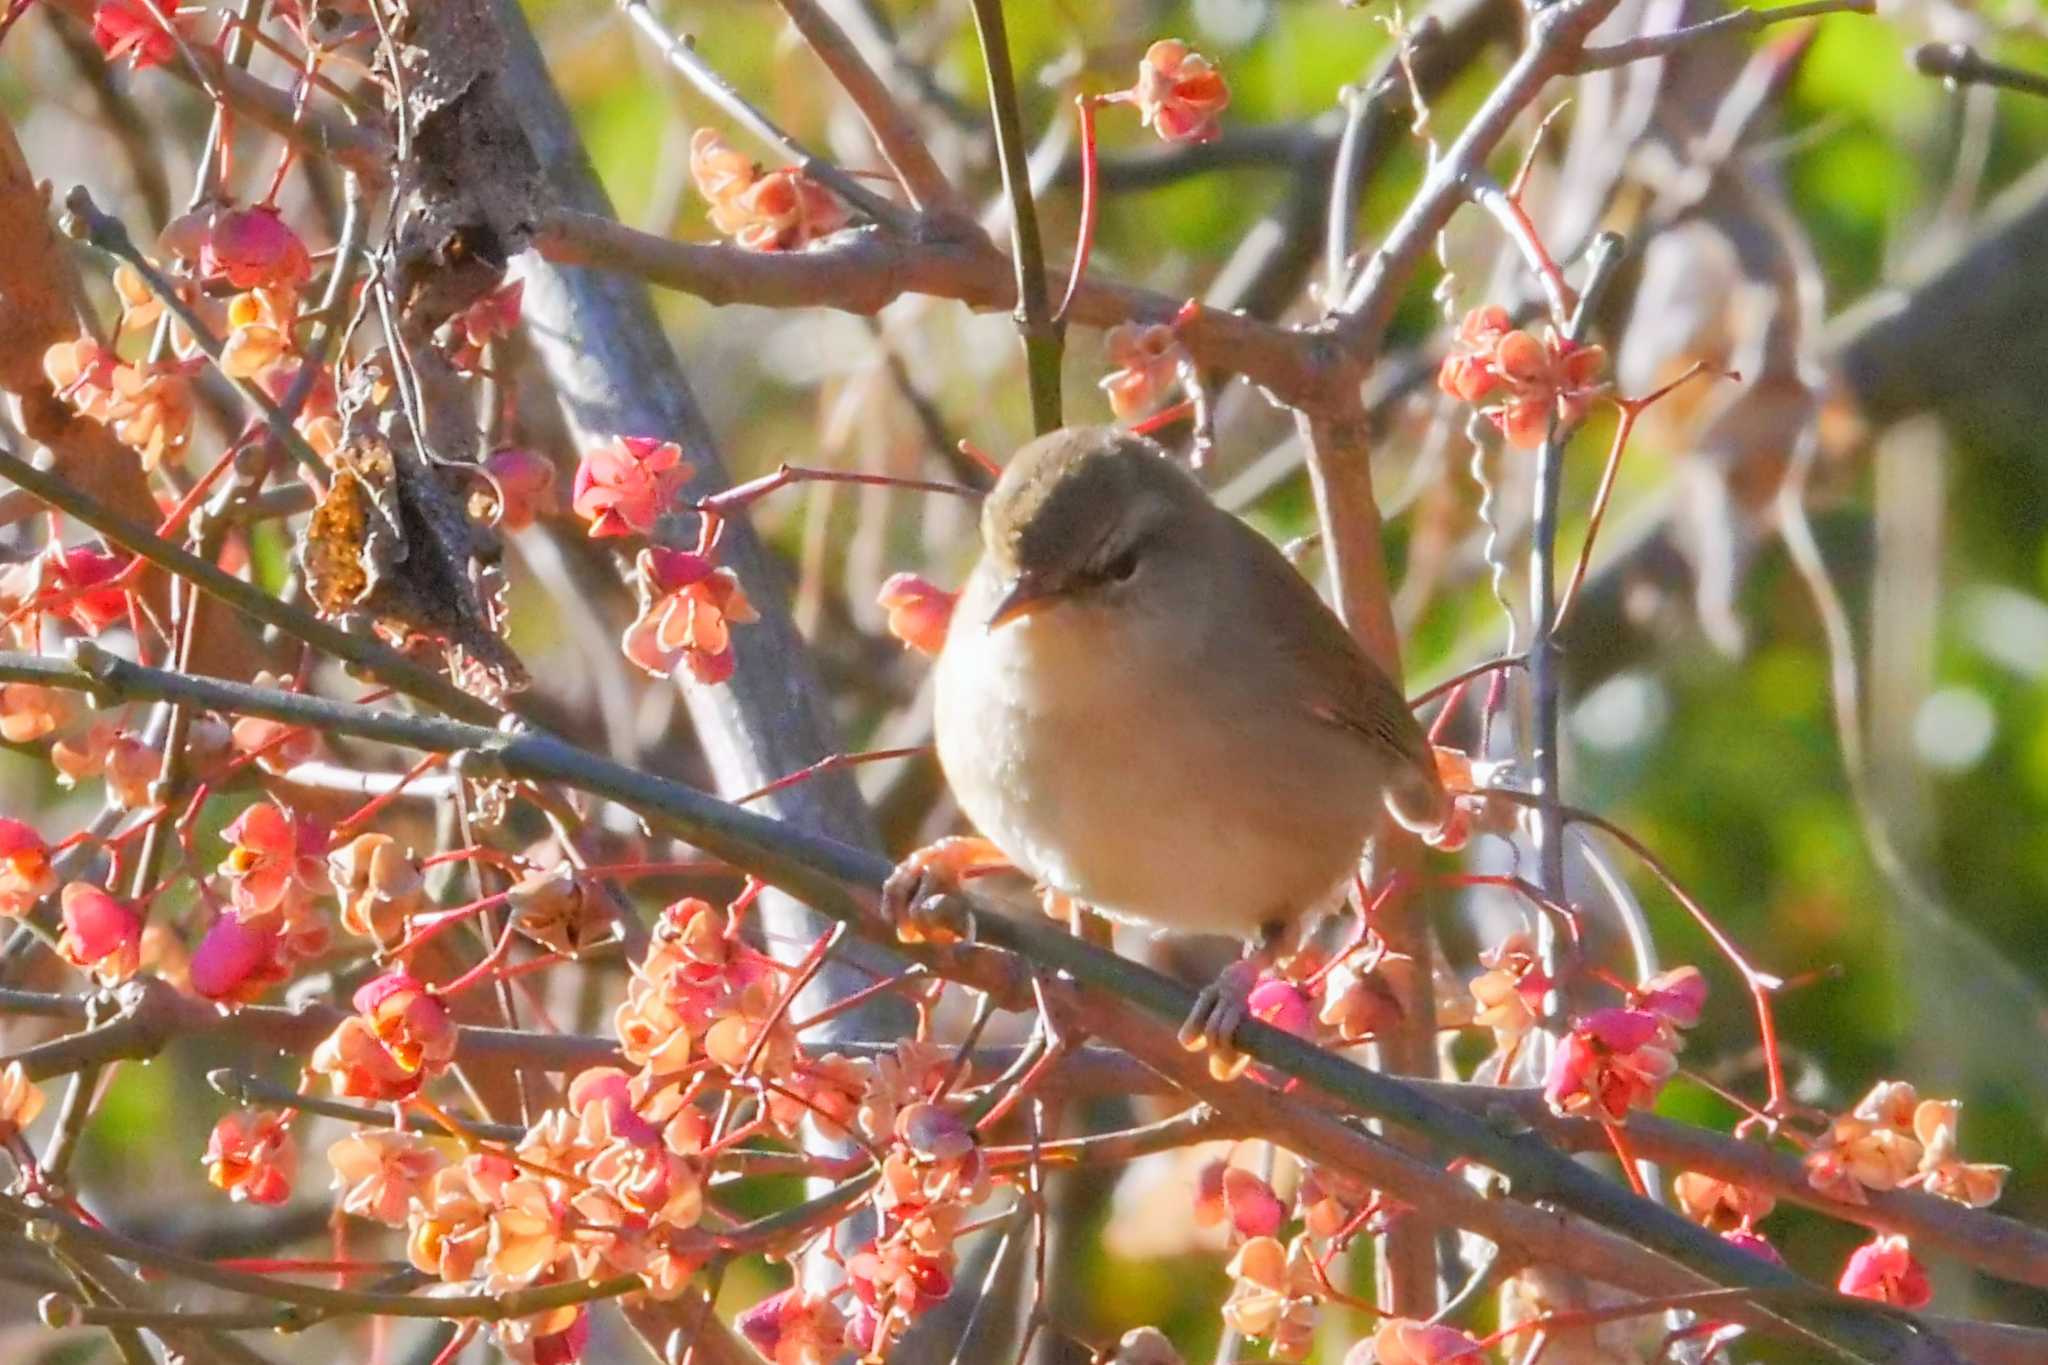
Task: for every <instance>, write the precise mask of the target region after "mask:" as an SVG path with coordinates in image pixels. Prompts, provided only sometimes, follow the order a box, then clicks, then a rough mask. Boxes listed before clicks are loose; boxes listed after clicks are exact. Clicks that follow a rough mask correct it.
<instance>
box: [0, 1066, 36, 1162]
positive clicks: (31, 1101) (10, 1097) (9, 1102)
mask: <svg viewBox="0 0 2048 1365" xmlns="http://www.w3.org/2000/svg"><path fill="white" fill-rule="evenodd" d="M42 1112H43V1092H42V1089H41V1087H39V1086H37V1084H36V1083H35V1082H34V1081H32V1080H30V1079H29V1078H28V1069H27V1068H26V1067H24V1066H22V1064H21V1063H20V1062H9V1063H8V1064H7V1068H6V1070H4V1071H0V1142H12V1141H13V1140H14V1139H15V1138H16V1137H18V1136H19V1135H20V1133H21V1130H22V1129H24V1128H26V1127H28V1126H29V1125H30V1124H31V1123H34V1122H35V1121H36V1115H38V1114H40V1113H42Z"/></svg>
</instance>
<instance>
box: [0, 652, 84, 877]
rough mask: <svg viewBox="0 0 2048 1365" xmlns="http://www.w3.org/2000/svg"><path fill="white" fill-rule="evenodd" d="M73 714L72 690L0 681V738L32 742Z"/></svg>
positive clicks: (67, 719) (12, 742)
mask: <svg viewBox="0 0 2048 1365" xmlns="http://www.w3.org/2000/svg"><path fill="white" fill-rule="evenodd" d="M73 714H74V711H73V707H72V703H71V694H70V693H68V692H65V691H63V690H62V689H60V688H55V687H38V686H36V685H35V684H34V683H0V740H5V741H6V742H7V743H9V744H33V743H34V742H35V741H37V740H39V739H42V738H43V737H44V736H46V735H50V734H54V733H55V732H56V731H57V730H58V729H59V728H61V727H62V726H63V725H64V724H65V723H66V722H67V721H69V720H70V719H71V717H72V715H73ZM0 880H4V877H0ZM4 899H5V892H0V901H4ZM0 913H5V912H0Z"/></svg>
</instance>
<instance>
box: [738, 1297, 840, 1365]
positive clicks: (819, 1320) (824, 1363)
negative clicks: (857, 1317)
mask: <svg viewBox="0 0 2048 1365" xmlns="http://www.w3.org/2000/svg"><path fill="white" fill-rule="evenodd" d="M734 1326H736V1327H738V1328H739V1331H740V1335H741V1336H743V1337H745V1338H746V1339H747V1341H748V1342H749V1343H750V1344H751V1345H752V1346H753V1348H754V1349H755V1350H757V1351H759V1352H760V1353H761V1354H762V1355H763V1356H765V1357H767V1359H768V1360H769V1362H770V1365H830V1362H832V1361H834V1360H837V1359H838V1358H839V1357H840V1356H841V1355H843V1354H845V1351H846V1316H845V1315H844V1314H843V1313H841V1312H840V1311H839V1309H838V1308H837V1307H836V1306H835V1305H834V1304H833V1302H832V1300H830V1299H829V1298H826V1297H825V1296H824V1295H822V1294H816V1295H814V1294H811V1293H809V1292H807V1291H805V1290H804V1289H803V1288H801V1287H796V1288H791V1289H785V1290H783V1291H782V1292H781V1293H779V1294H770V1295H769V1296H768V1297H767V1298H765V1299H763V1300H761V1301H760V1302H759V1303H757V1304H755V1305H754V1306H753V1307H752V1308H749V1309H747V1310H746V1311H745V1312H743V1313H741V1314H740V1315H739V1317H738V1318H737V1319H736V1320H735V1321H734Z"/></svg>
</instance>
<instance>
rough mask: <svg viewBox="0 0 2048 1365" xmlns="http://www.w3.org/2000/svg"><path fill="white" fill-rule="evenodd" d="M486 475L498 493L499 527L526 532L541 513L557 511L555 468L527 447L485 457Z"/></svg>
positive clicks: (493, 453) (537, 452) (542, 456)
mask: <svg viewBox="0 0 2048 1365" xmlns="http://www.w3.org/2000/svg"><path fill="white" fill-rule="evenodd" d="M484 473H486V474H488V475H489V476H490V479H491V486H492V488H493V489H495V490H496V492H497V495H498V496H497V504H498V508H497V511H498V515H497V524H498V525H499V526H501V527H503V528H504V529H505V530H507V531H523V530H525V529H526V528H527V527H529V526H531V525H533V522H534V518H535V517H537V516H539V515H540V514H541V513H542V512H552V511H554V510H555V466H554V463H553V462H552V461H551V460H549V459H548V457H547V456H545V455H543V454H541V453H540V452H539V451H537V450H528V449H527V448H526V447H524V446H504V447H501V448H500V449H497V450H494V451H492V452H491V453H490V454H489V455H487V456H485V457H484Z"/></svg>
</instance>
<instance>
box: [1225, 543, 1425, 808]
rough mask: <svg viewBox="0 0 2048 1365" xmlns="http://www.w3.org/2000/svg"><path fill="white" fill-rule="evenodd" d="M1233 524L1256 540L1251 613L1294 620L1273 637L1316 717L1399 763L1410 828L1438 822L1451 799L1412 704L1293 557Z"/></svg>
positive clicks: (1394, 785)
mask: <svg viewBox="0 0 2048 1365" xmlns="http://www.w3.org/2000/svg"><path fill="white" fill-rule="evenodd" d="M1231 520H1232V523H1233V525H1234V526H1235V527H1236V528H1237V529H1238V530H1239V531H1240V532H1241V533H1242V534H1243V536H1244V538H1245V540H1246V541H1247V542H1251V543H1250V544H1248V545H1247V551H1248V554H1249V557H1250V560H1251V562H1252V563H1253V564H1254V566H1255V571H1254V572H1253V573H1251V574H1250V575H1249V576H1248V581H1249V583H1250V584H1251V595H1252V596H1251V600H1250V601H1249V602H1247V603H1246V604H1245V610H1247V611H1248V612H1250V613H1252V614H1253V616H1254V619H1256V620H1266V621H1273V620H1285V621H1289V622H1293V623H1295V628H1293V629H1288V630H1276V631H1273V632H1271V636H1270V638H1271V639H1272V641H1273V644H1274V647H1275V648H1276V649H1277V650H1278V651H1280V652H1281V653H1282V655H1283V656H1284V657H1285V661H1286V663H1287V664H1288V666H1289V669H1290V671H1291V672H1292V673H1293V674H1294V676H1295V678H1296V679H1297V680H1298V684H1299V687H1298V691H1299V694H1300V695H1301V696H1302V697H1303V699H1304V703H1305V704H1306V705H1307V707H1308V709H1309V712H1310V714H1312V715H1313V716H1315V717H1316V718H1317V719H1318V720H1321V721H1324V722H1327V723H1328V724H1330V725H1331V726H1333V727H1335V728H1336V729H1339V730H1342V731H1344V732H1346V733H1349V734H1353V735H1357V736H1359V737H1360V738H1362V739H1364V740H1366V741H1367V742H1368V743H1369V744H1371V745H1372V746H1374V747H1375V748H1377V749H1379V750H1381V751H1382V752H1383V753H1384V754H1385V755H1386V756H1387V757H1389V758H1392V759H1395V760H1397V762H1396V763H1395V765H1394V766H1393V768H1392V769H1391V770H1390V778H1391V779H1392V780H1390V782H1389V784H1388V795H1389V798H1390V799H1391V801H1392V802H1393V803H1394V804H1395V807H1396V812H1397V814H1399V815H1401V816H1402V818H1403V821H1404V823H1409V822H1410V817H1412V821H1413V823H1415V824H1417V825H1418V827H1429V826H1431V825H1433V824H1434V823H1435V822H1436V821H1438V820H1440V819H1441V812H1442V811H1444V810H1445V809H1447V804H1448V799H1447V798H1446V797H1445V795H1444V792H1443V784H1442V781H1441V779H1440V778H1439V777H1438V776H1437V771H1436V759H1435V757H1434V755H1433V754H1432V753H1431V751H1430V746H1429V740H1428V738H1427V736H1425V735H1424V734H1423V732H1422V727H1421V726H1420V725H1419V724H1417V723H1416V720H1415V715H1414V713H1413V712H1412V711H1410V710H1409V709H1408V699H1407V698H1406V697H1404V696H1402V695H1401V690H1400V689H1399V688H1398V687H1396V686H1395V685H1394V682H1393V680H1392V679H1391V678H1389V677H1388V676H1387V675H1386V673H1385V672H1384V671H1383V670H1382V669H1381V668H1380V667H1379V665H1377V664H1375V663H1374V662H1373V661H1372V660H1371V659H1370V658H1368V657H1367V655H1366V653H1365V651H1364V650H1363V649H1362V648H1360V647H1359V644H1358V642H1357V640H1355V639H1354V638H1352V635H1351V632H1350V631H1349V630H1347V629H1346V628H1345V626H1344V623H1343V622H1342V621H1340V620H1338V619H1337V616H1336V613H1334V612H1332V611H1331V610H1330V609H1329V607H1328V606H1326V605H1325V604H1324V602H1323V600H1322V598H1321V597H1320V596H1318V595H1317V593H1316V590H1315V589H1314V588H1313V587H1312V586H1310V584H1309V582H1308V580H1307V579H1305V578H1303V577H1302V576H1301V574H1300V572H1299V571H1297V570H1296V569H1295V567H1294V566H1293V565H1292V564H1290V563H1289V562H1288V561H1287V557H1286V556H1285V555H1283V554H1281V553H1280V551H1279V549H1278V548H1276V547H1275V546H1274V545H1273V543H1272V542H1271V541H1269V540H1267V539H1266V538H1265V537H1264V536H1262V535H1260V534H1259V533H1258V532H1257V531H1254V530H1253V529H1252V528H1251V527H1249V526H1246V525H1245V524H1244V523H1242V522H1239V521H1237V520H1236V519H1235V518H1232V519H1231Z"/></svg>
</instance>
